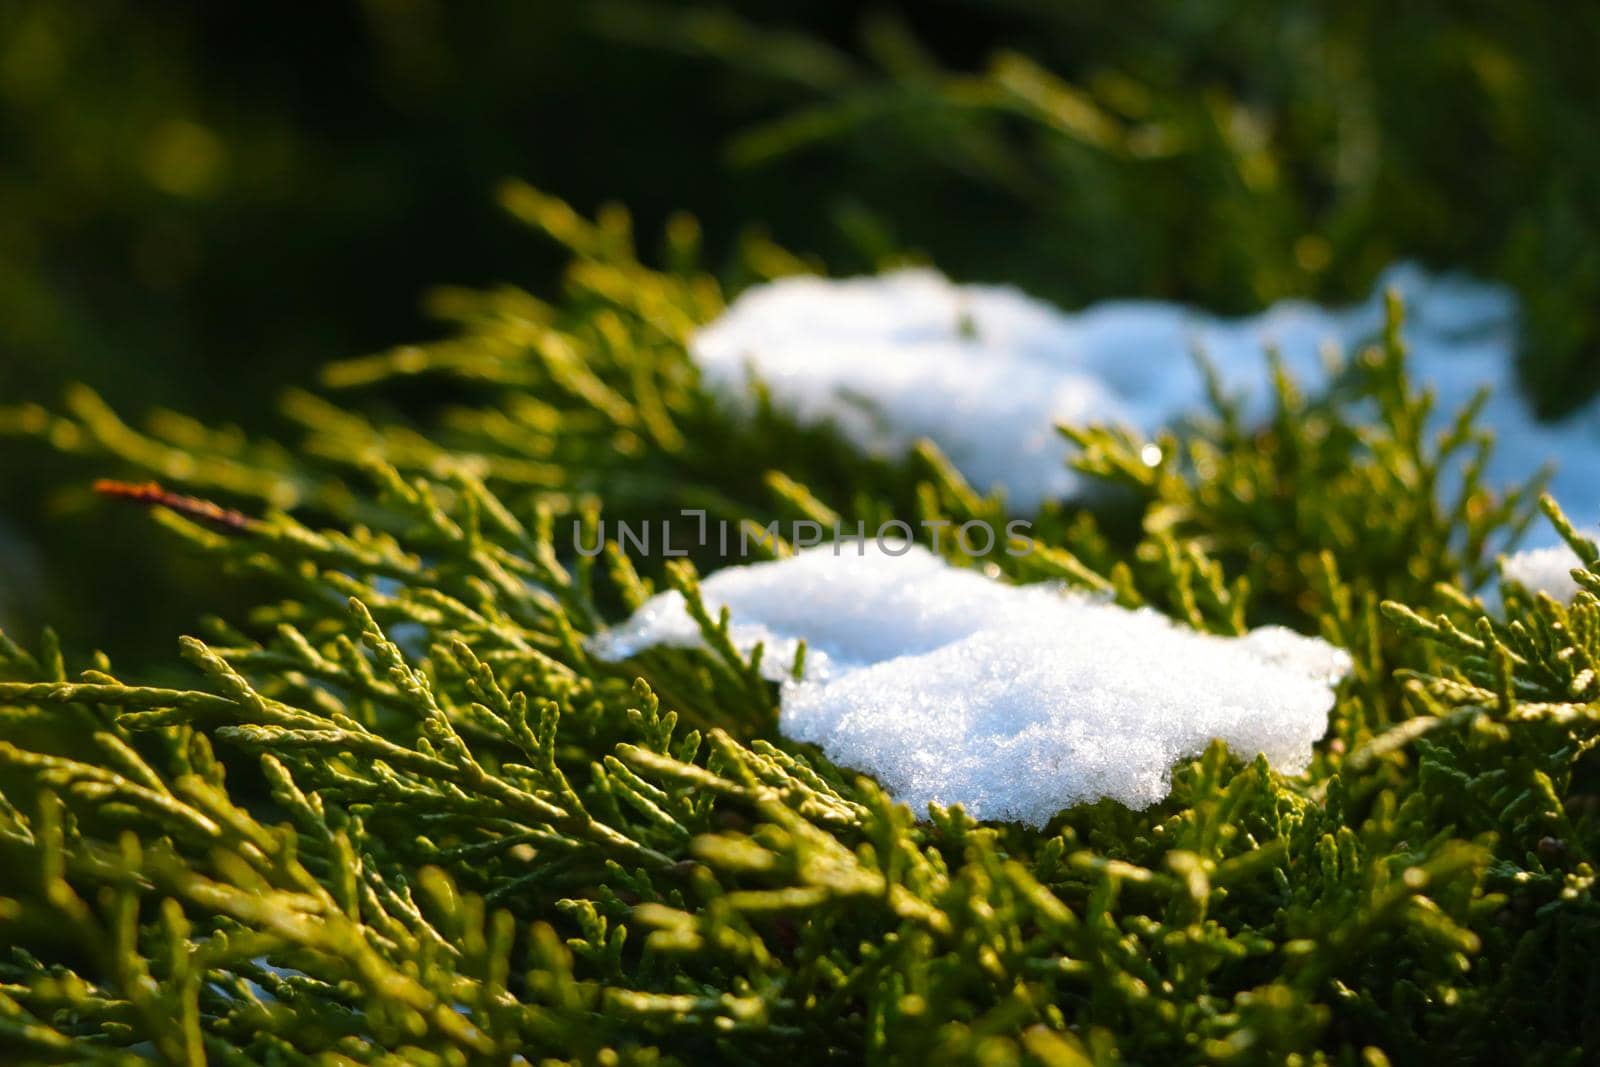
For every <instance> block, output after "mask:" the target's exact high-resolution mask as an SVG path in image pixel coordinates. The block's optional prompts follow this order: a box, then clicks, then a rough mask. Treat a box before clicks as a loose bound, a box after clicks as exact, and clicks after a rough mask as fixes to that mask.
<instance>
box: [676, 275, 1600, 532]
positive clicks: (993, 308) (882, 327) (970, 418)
mask: <svg viewBox="0 0 1600 1067" xmlns="http://www.w3.org/2000/svg"><path fill="white" fill-rule="evenodd" d="M1391 287H1392V288H1394V289H1396V290H1397V291H1398V292H1399V293H1400V295H1401V297H1402V299H1404V301H1405V304H1406V309H1407V310H1406V323H1405V329H1404V336H1405V339H1406V341H1407V343H1408V345H1409V349H1410V354H1411V363H1410V365H1411V369H1412V373H1413V374H1414V376H1415V377H1416V378H1417V380H1419V381H1421V382H1426V383H1427V384H1429V385H1431V386H1432V387H1433V388H1434V389H1435V390H1436V391H1437V392H1438V394H1439V405H1438V411H1439V420H1440V424H1441V425H1442V424H1443V423H1444V422H1445V421H1446V420H1448V418H1449V417H1450V416H1451V415H1453V414H1454V413H1455V412H1456V411H1458V410H1459V409H1460V408H1461V407H1462V406H1464V405H1465V404H1466V403H1467V402H1468V401H1469V400H1470V399H1471V398H1472V396H1473V394H1474V393H1475V392H1476V390H1477V389H1479V388H1480V387H1483V386H1488V387H1490V388H1491V390H1492V392H1491V394H1490V398H1489V401H1488V404H1487V407H1486V408H1485V410H1484V415H1483V417H1484V422H1485V424H1486V425H1487V426H1489V427H1490V428H1492V429H1493V430H1494V431H1495V433H1496V437H1497V442H1498V444H1497V447H1496V453H1495V456H1494V458H1493V460H1492V461H1491V465H1490V467H1489V469H1488V471H1487V474H1488V476H1489V478H1490V480H1491V481H1492V482H1496V483H1498V484H1502V485H1509V484H1513V483H1520V482H1523V481H1526V480H1527V479H1529V478H1530V477H1531V476H1532V475H1533V474H1534V473H1535V472H1536V471H1538V470H1539V468H1540V467H1541V466H1542V465H1544V464H1545V463H1547V462H1551V461H1559V462H1558V464H1557V467H1558V469H1557V475H1556V478H1555V480H1554V482H1553V484H1552V489H1553V491H1554V492H1555V493H1556V495H1557V497H1558V498H1559V499H1560V500H1561V501H1562V502H1563V504H1564V505H1565V506H1566V507H1567V508H1568V509H1569V511H1570V512H1571V513H1573V514H1574V515H1576V516H1578V517H1580V518H1581V519H1582V520H1583V521H1588V522H1600V494H1597V493H1596V492H1595V489H1594V486H1595V485H1597V484H1600V404H1597V405H1595V406H1593V407H1591V408H1590V409H1588V410H1586V411H1584V412H1581V413H1579V414H1577V415H1575V416H1572V417H1570V418H1568V419H1566V420H1565V421H1563V422H1559V423H1541V422H1539V421H1537V420H1536V419H1535V418H1534V417H1533V413H1532V410H1531V408H1530V407H1529V405H1528V404H1527V402H1526V401H1525V399H1524V398H1523V396H1522V394H1521V392H1520V389H1519V387H1518V384H1517V381H1516V369H1515V358H1514V355H1515V346H1516V327H1517V308H1516V302H1515V300H1514V298H1513V297H1512V296H1511V294H1510V293H1509V292H1507V291H1506V290H1504V289H1502V288H1500V287H1497V286H1492V285H1484V284H1479V283H1476V282H1472V281H1469V280H1465V279H1462V278H1458V277H1448V276H1447V277H1440V276H1432V275H1429V274H1427V273H1425V272H1423V271H1422V270H1420V269H1418V268H1417V267H1415V266H1411V265H1408V264H1401V265H1398V266H1396V267H1393V268H1391V269H1390V270H1389V271H1387V272H1386V273H1385V274H1384V276H1383V277H1382V278H1380V279H1379V281H1378V284H1377V285H1376V287H1375V289H1374V293H1373V296H1372V297H1371V298H1370V299H1368V300H1367V301H1366V302H1365V303H1363V304H1360V305H1357V306H1355V307H1350V308H1344V309H1331V310H1330V309H1324V308H1320V307H1318V306H1316V305H1313V304H1309V303H1305V302H1300V301H1287V302H1284V303H1280V304H1277V305H1275V306H1273V307H1271V308H1269V309H1268V310H1266V311H1264V312H1262V313H1261V314H1259V315H1255V316H1252V317H1248V318H1239V319H1224V318H1219V317H1216V316H1213V315H1208V314H1205V313H1202V312H1199V311H1195V310H1193V309H1190V308H1186V307H1182V306H1180V305H1175V304H1166V303H1157V302H1153V301H1121V302H1111V303H1105V304H1099V305H1096V306H1094V307H1091V308H1089V309H1087V310H1085V311H1082V312H1079V313H1077V314H1067V313H1065V312H1062V311H1060V310H1057V309H1056V308H1053V307H1051V306H1050V305H1048V304H1045V303H1042V302H1041V301H1038V300H1035V299H1033V298H1031V297H1028V296H1026V295H1024V294H1023V293H1021V292H1019V291H1018V290H1016V289H1012V288H1007V287H1000V286H987V285H956V284H954V283H952V282H950V281H949V280H948V279H946V278H944V277H943V276H942V275H940V274H938V273H936V272H934V271H930V270H905V271H899V272H896V273H892V274H886V275H882V276H880V277H866V278H852V279H845V280H828V279H823V278H814V277H793V278H785V279H782V280H779V281H776V282H772V283H770V284H768V285H763V286H759V287H756V288H754V289H751V290H749V291H747V292H746V293H744V294H743V295H741V296H740V297H739V298H738V299H737V300H736V301H734V303H733V304H732V306H731V307H729V308H728V310H727V312H726V313H725V314H724V315H723V316H722V317H721V318H720V319H718V320H717V321H716V322H714V323H712V324H710V325H709V326H707V327H706V328H705V329H703V330H701V331H700V332H699V333H698V334H696V336H695V337H694V339H693V340H692V342H691V350H692V353H693V355H694V358H695V360H696V362H697V363H698V364H699V366H700V368H701V371H702V374H703V376H704V378H705V380H706V382H707V384H708V385H710V386H711V387H712V388H713V389H715V390H717V391H718V392H720V393H721V394H722V395H724V396H726V397H728V398H729V399H730V401H732V402H733V403H735V404H748V403H749V401H750V395H751V394H750V390H749V388H748V386H749V380H750V376H751V375H752V374H754V376H755V377H756V378H758V379H760V380H761V381H762V382H764V383H765V384H766V385H767V386H768V387H769V389H770V390H771V393H772V396H773V398H774V401H775V402H776V403H777V404H778V405H779V406H780V407H782V408H784V409H786V410H788V411H789V412H790V413H791V414H792V415H794V416H795V417H796V418H798V419H799V420H800V421H802V422H807V423H813V422H821V421H832V422H833V423H834V424H835V425H836V426H837V427H838V429H839V430H840V432H841V433H842V434H843V435H844V436H845V437H846V438H847V439H849V440H851V441H852V442H853V443H855V444H856V445H857V446H858V447H860V448H862V449H864V450H866V451H868V452H870V453H872V454H875V455H880V456H885V457H896V456H900V455H903V454H904V453H905V452H906V451H907V449H908V448H909V447H910V446H911V444H912V443H913V442H915V441H916V440H917V439H918V438H920V437H928V438H931V439H932V440H933V441H934V442H935V443H936V444H938V445H939V447H940V448H941V449H942V450H943V451H944V452H945V453H946V454H947V455H949V456H950V458H951V460H952V461H953V462H954V463H955V464H956V467H957V468H958V469H959V470H960V471H961V472H962V473H963V474H964V475H965V476H966V477H967V479H968V480H969V481H971V482H972V483H973V484H974V485H975V486H977V487H979V488H980V489H997V488H998V489H1003V490H1005V492H1006V495H1007V499H1008V500H1009V502H1010V504H1011V505H1012V507H1013V508H1015V509H1017V510H1018V511H1022V512H1027V511H1031V510H1033V509H1034V508H1035V507H1037V506H1038V504H1039V503H1040V502H1042V501H1044V500H1049V499H1059V498H1065V497H1072V496H1074V495H1076V494H1078V493H1080V492H1081V491H1082V490H1083V489H1084V488H1085V486H1084V484H1083V482H1082V477H1081V476H1080V475H1078V474H1076V473H1075V472H1073V471H1071V470H1069V469H1067V466H1066V462H1067V459H1068V457H1069V454H1070V446H1069V445H1068V444H1067V443H1066V442H1065V441H1064V440H1063V439H1062V438H1061V437H1060V436H1059V435H1058V434H1057V433H1056V432H1055V430H1054V427H1055V425H1056V424H1057V423H1062V422H1065V423H1071V424H1076V425H1084V424H1088V423H1111V424H1119V425H1124V426H1128V427H1131V428H1133V429H1135V430H1138V431H1141V432H1144V433H1153V432H1154V431H1156V430H1158V429H1160V428H1161V427H1163V426H1166V425H1169V424H1171V423H1173V422H1174V421H1176V420H1178V419H1180V418H1181V417H1182V416H1184V415H1187V414H1192V413H1196V412H1199V411H1202V410H1203V409H1204V408H1205V406H1206V396H1205V381H1204V379H1203V376H1202V374H1201V372H1200V370H1199V368H1198V367H1197V365H1196V363H1195V360H1194V359H1193V355H1192V354H1193V352H1194V351H1195V350H1199V351H1201V352H1203V353H1204V354H1205V355H1206V357H1207V359H1208V360H1209V361H1210V362H1211V363H1212V364H1213V366H1214V367H1215V368H1216V371H1217V373H1218V376H1219V378H1220V380H1221V383H1222V385H1223V388H1224V390H1225V391H1226V392H1227V393H1229V394H1231V395H1234V396H1238V397H1240V398H1241V399H1242V400H1243V403H1244V410H1245V412H1246V414H1247V415H1250V416H1253V417H1256V418H1260V417H1263V416H1264V415H1265V414H1266V413H1267V412H1268V410H1269V404H1270V400H1271V387H1270V382H1269V376H1268V374H1267V372H1266V361H1265V351H1266V349H1267V347H1268V346H1272V347H1274V348H1276V349H1277V351H1278V352H1279V353H1280V354H1281V356H1282V358H1283V360H1284V363H1285V365H1286V366H1287V368H1288V370H1289V371H1290V373H1291V374H1292V375H1293V376H1294V378H1295V379H1296V381H1297V382H1299V383H1300V385H1301V386H1302V388H1304V389H1306V390H1308V391H1310V392H1316V391H1318V390H1320V389H1322V388H1324V387H1325V386H1327V385H1328V384H1329V380H1330V375H1331V370H1330V366H1329V361H1328V359H1327V358H1326V357H1327V355H1328V353H1329V352H1331V351H1336V352H1341V353H1344V354H1347V355H1348V354H1349V353H1352V352H1354V351H1356V350H1357V349H1358V348H1359V347H1360V346H1361V345H1363V344H1366V343H1368V342H1370V341H1373V340H1375V339H1376V338H1377V337H1378V335H1379V332H1380V330H1381V327H1382V324H1383V293H1384V292H1385V291H1386V290H1388V289H1389V288H1391ZM1541 536H1543V537H1544V539H1545V542H1544V543H1554V540H1555V538H1554V534H1553V533H1551V532H1549V531H1544V532H1542V534H1541Z"/></svg>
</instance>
